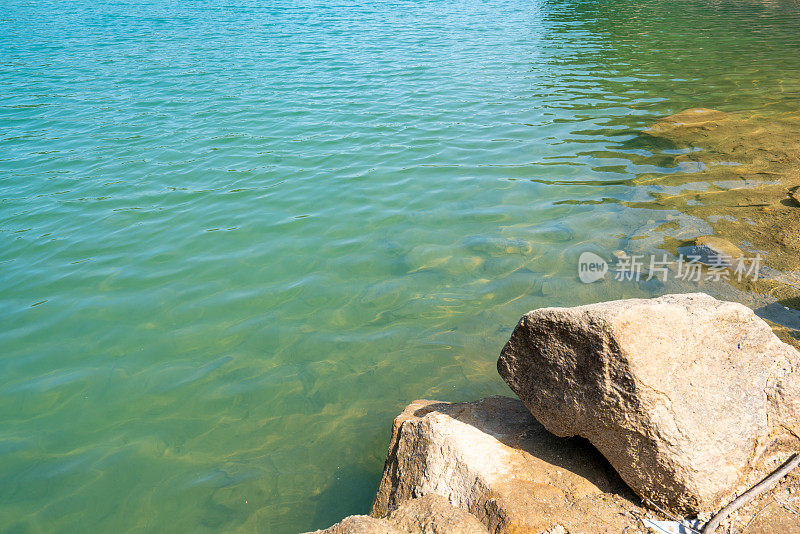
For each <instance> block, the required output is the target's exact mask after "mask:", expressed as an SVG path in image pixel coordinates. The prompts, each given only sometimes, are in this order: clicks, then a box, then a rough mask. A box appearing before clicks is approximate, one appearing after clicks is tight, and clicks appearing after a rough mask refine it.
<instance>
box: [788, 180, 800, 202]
mask: <svg viewBox="0 0 800 534" xmlns="http://www.w3.org/2000/svg"><path fill="white" fill-rule="evenodd" d="M789 197H790V198H791V199H792V200H794V201H795V203H796V204H797V205H798V206H800V185H798V186H797V187H792V188H791V189H790V190H789Z"/></svg>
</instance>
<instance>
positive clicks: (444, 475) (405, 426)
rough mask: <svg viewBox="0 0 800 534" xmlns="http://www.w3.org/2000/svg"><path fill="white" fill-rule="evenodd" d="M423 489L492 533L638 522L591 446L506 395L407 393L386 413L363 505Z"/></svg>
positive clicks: (599, 529) (395, 501) (626, 495)
mask: <svg viewBox="0 0 800 534" xmlns="http://www.w3.org/2000/svg"><path fill="white" fill-rule="evenodd" d="M430 494H438V495H442V496H444V497H445V498H446V499H447V500H448V501H449V502H450V503H451V504H452V505H454V506H456V507H458V508H461V509H462V510H465V511H468V512H470V513H471V514H472V515H474V516H475V517H477V518H478V519H479V520H480V521H481V522H482V523H483V525H485V527H487V528H488V530H489V531H490V532H492V533H532V534H539V533H542V532H544V531H547V530H548V529H552V528H560V529H566V531H568V532H570V533H573V534H579V533H585V534H591V533H605V532H608V533H612V532H613V533H619V532H622V531H623V530H624V529H625V528H630V530H629V532H637V529H636V520H635V519H634V518H633V517H632V515H630V512H632V511H635V510H640V509H638V508H637V506H636V505H635V504H634V503H633V502H632V501H631V500H630V499H632V498H634V497H633V495H632V494H631V493H630V491H629V490H628V489H627V487H625V485H624V483H623V482H622V481H621V480H620V479H619V477H618V476H617V474H616V473H615V472H614V471H613V469H611V467H610V466H609V465H608V463H607V462H606V461H605V460H604V459H603V458H602V456H600V455H599V454H598V453H597V451H596V450H595V449H594V448H592V447H591V446H589V445H588V444H587V443H586V442H585V441H584V440H580V439H563V438H558V437H556V436H553V435H552V434H550V433H549V432H547V431H546V430H545V429H544V428H543V427H542V426H541V425H540V424H539V423H537V422H536V420H535V419H533V417H532V416H531V415H530V413H529V412H528V410H527V409H526V408H525V406H524V405H523V404H522V403H521V402H520V401H518V400H516V399H510V398H507V397H488V398H485V399H482V400H479V401H475V402H469V403H457V404H450V403H442V402H435V401H415V402H413V403H412V404H410V405H409V406H408V407H407V408H406V409H405V410H404V411H403V413H402V414H401V415H400V416H398V417H397V418H396V419H395V421H394V426H393V429H392V439H391V444H390V447H389V454H388V457H387V460H386V465H385V468H384V473H383V478H382V480H381V483H380V487H379V489H378V494H377V497H376V499H375V504H374V506H373V509H372V515H373V516H376V517H377V516H383V515H385V514H386V513H387V512H388V511H389V510H390V509H392V508H394V507H396V506H397V505H399V504H400V503H402V502H403V501H405V500H407V499H410V498H413V497H422V496H425V495H430ZM558 531H559V530H557V531H556V532H558Z"/></svg>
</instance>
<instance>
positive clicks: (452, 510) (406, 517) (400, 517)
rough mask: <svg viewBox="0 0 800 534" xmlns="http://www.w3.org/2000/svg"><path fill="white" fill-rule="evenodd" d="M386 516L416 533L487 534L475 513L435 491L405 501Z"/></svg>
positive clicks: (393, 523) (400, 527) (390, 521)
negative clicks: (458, 506) (467, 510)
mask: <svg viewBox="0 0 800 534" xmlns="http://www.w3.org/2000/svg"><path fill="white" fill-rule="evenodd" d="M385 518H386V520H387V521H389V523H391V524H392V525H393V526H396V527H397V528H399V529H401V530H405V531H407V532H413V533H419V534H488V531H487V530H486V527H485V526H483V524H482V523H481V522H480V521H478V520H477V519H476V518H475V516H474V515H472V514H470V513H468V512H465V511H464V510H462V509H460V508H456V507H455V506H453V505H451V504H450V503H449V502H448V500H447V499H445V498H444V497H442V496H441V495H436V494H435V493H429V494H428V495H425V496H424V497H420V498H419V499H411V500H408V501H405V502H403V503H401V504H400V506H398V507H397V508H395V509H394V510H392V511H391V512H389V513H388V514H387V515H386V516H385Z"/></svg>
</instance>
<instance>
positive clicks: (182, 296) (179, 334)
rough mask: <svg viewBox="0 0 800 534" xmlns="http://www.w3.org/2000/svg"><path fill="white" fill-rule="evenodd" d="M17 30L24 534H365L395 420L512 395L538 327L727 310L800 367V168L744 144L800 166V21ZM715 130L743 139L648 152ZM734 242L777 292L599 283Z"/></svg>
mask: <svg viewBox="0 0 800 534" xmlns="http://www.w3.org/2000/svg"><path fill="white" fill-rule="evenodd" d="M0 12H1V13H2V15H1V16H0V50H2V54H0V79H1V80H2V85H1V86H2V91H0V179H2V182H0V184H2V186H1V187H2V188H1V189H0V266H1V267H2V271H1V272H2V275H1V277H0V325H2V328H0V346H2V348H3V351H2V359H0V421H1V422H0V530H2V531H4V532H76V531H80V532H136V531H159V532H160V531H166V532H212V531H213V532H219V531H224V532H270V533H292V532H299V531H304V530H311V529H314V528H321V527H325V526H328V525H330V524H332V523H334V522H336V521H338V520H339V519H340V518H341V517H343V516H346V515H349V514H354V513H364V512H366V511H368V509H369V506H370V504H371V500H372V498H373V496H374V492H375V489H376V487H377V483H378V478H379V476H380V471H381V467H382V464H383V459H384V456H385V453H386V447H387V445H388V438H389V432H390V425H391V420H392V419H393V417H394V416H395V415H397V414H398V413H399V412H400V411H401V409H402V407H403V406H405V405H406V404H407V403H408V402H410V401H411V400H413V399H416V398H433V399H439V400H447V401H462V400H473V399H476V398H479V397H482V396H485V395H490V394H510V392H509V390H508V389H507V388H506V387H505V385H504V384H503V383H502V381H501V380H500V378H499V377H498V376H497V373H496V371H495V360H496V358H497V355H498V353H499V350H500V349H501V347H502V346H503V344H504V343H505V341H506V340H507V339H508V336H509V334H510V332H511V329H512V328H513V326H514V324H515V323H516V321H517V320H518V319H519V317H520V316H521V315H522V314H523V313H525V312H526V311H528V310H530V309H533V308H538V307H542V306H554V305H577V304H583V303H588V302H596V301H599V300H608V299H612V298H622V297H635V296H638V297H649V296H655V295H657V294H662V293H667V292H671V291H686V290H702V291H707V292H709V293H711V294H713V295H715V296H719V297H722V298H728V299H731V300H738V301H740V302H743V303H745V304H748V305H750V306H751V307H753V308H755V309H757V311H758V313H759V314H761V315H762V316H763V317H765V318H767V319H769V320H771V321H773V322H774V323H775V324H776V325H779V327H780V328H783V335H784V337H785V338H787V339H791V338H792V336H796V332H797V328H798V324H800V320H799V319H798V314H797V312H796V309H797V308H798V307H800V305H799V304H798V290H797V286H795V285H793V284H794V282H793V280H794V278H792V276H794V275H793V271H796V270H797V267H796V266H794V264H793V261H795V260H796V257H794V260H793V259H792V258H793V256H792V254H793V252H792V251H793V250H794V249H793V248H792V247H793V246H795V245H794V244H793V243H796V241H792V239H794V238H792V237H791V235H789V237H788V238H787V240H786V241H785V242H782V244H781V243H779V246H777V247H776V246H772V243H776V242H778V241H779V239H778V238H776V237H775V236H776V233H775V232H769V231H767V230H764V229H765V228H775V227H776V226H777V227H781V228H783V227H791V221H793V220H796V218H797V217H800V215H797V212H795V211H792V210H793V209H795V207H794V205H793V204H791V203H790V201H789V199H787V197H786V195H785V193H786V190H787V188H789V187H791V186H792V183H791V181H792V180H793V179H795V178H793V177H796V174H792V173H793V172H794V171H792V170H791V169H794V170H796V168H797V167H796V165H795V164H796V162H795V161H793V160H791V158H788V159H786V158H784V160H780V159H779V161H777V162H776V161H772V160H769V158H767V159H764V158H761V159H759V158H758V157H756V156H754V155H753V154H752V153H750V152H747V153H745V154H742V153H740V152H736V150H735V147H736V146H737V144H736V143H729V142H728V141H726V139H729V137H730V132H734V133H735V132H741V135H742V136H747V135H751V136H753V135H756V134H754V133H753V132H759V131H761V130H760V129H763V128H767V130H766V132H767V136H766V137H765V136H764V135H761V134H759V135H761V136H760V137H755V138H754V137H751V138H750V139H761V140H764V139H772V141H770V143H771V144H768V150H771V151H772V152H771V153H772V154H773V155H774V154H776V153H777V154H779V155H780V153H781V152H780V151H781V150H784V151H785V152H786V153H787V154H791V153H792V151H791V147H793V146H796V145H795V144H794V143H793V142H792V141H782V142H777V141H775V134H774V133H773V132H774V131H775V130H774V129H770V128H773V127H774V124H776V123H780V124H790V125H791V124H792V121H793V120H794V118H795V117H797V115H798V111H799V110H800V107H798V102H799V99H798V97H800V54H799V53H798V51H799V49H800V5H798V3H796V2H791V1H774V2H772V1H769V2H768V1H763V2H755V1H741V2H738V1H737V2H716V1H708V0H705V1H699V2H698V1H693V2H688V1H667V0H644V1H633V0H623V1H615V2H611V1H588V0H554V1H543V0H535V1H527V2H523V1H518V0H507V1H498V0H489V1H485V2H476V1H464V2H452V3H446V2H441V1H436V0H434V1H377V2H369V3H366V2H358V1H342V0H332V1H329V2H314V1H310V0H299V1H292V2H267V3H262V2H253V1H241V2H219V1H214V0H200V1H197V2H192V3H181V2H174V1H167V0H151V1H149V2H145V3H137V2H131V1H129V0H118V1H103V0H101V1H99V2H86V1H83V0H81V1H77V2H70V3H66V2H56V1H52V0H43V1H41V2H35V3H32V2H26V1H22V0H8V1H7V2H4V4H3V7H2V8H0ZM690 108H704V109H709V110H715V111H718V112H720V113H722V114H723V115H721V116H713V117H711V118H710V119H709V120H710V121H711V122H714V121H716V122H714V124H715V125H717V126H719V124H720V121H722V122H721V126H719V128H720V129H717V130H715V131H720V132H727V133H726V134H725V136H722V137H713V136H711V137H709V136H708V135H705V134H703V135H700V136H695V137H693V136H694V135H695V133H696V132H695V131H692V132H689V133H688V134H687V135H681V136H670V135H667V134H666V133H664V132H662V133H664V135H659V136H656V135H652V132H651V133H649V134H648V133H645V130H647V128H648V127H650V126H652V125H653V124H658V123H659V122H658V121H660V120H663V117H667V116H670V115H673V114H676V113H679V112H681V111H683V110H686V109H690ZM753 117H755V118H753ZM753 121H756V122H757V124H755V125H754V123H753ZM737 125H738V126H737ZM769 125H773V126H769ZM717 126H715V128H717ZM702 128H703V127H701V131H705V130H702ZM794 131H795V130H793V127H791V126H786V129H784V130H781V132H783V133H784V134H786V135H794V134H793V133H792V132H794ZM748 132H749V133H748ZM737 135H738V134H737ZM770 136H771V137H770ZM784 139H789V137H785V138H784ZM773 141H775V142H773ZM776 143H777V144H776ZM781 143H784V144H786V143H788V145H787V146H788V147H789V148H781V146H783V145H781ZM739 144H741V143H739ZM779 145H780V146H779ZM769 147H771V148H769ZM748 154H749V155H748ZM735 157H739V158H741V159H740V160H736V159H732V158H735ZM762 167H769V168H768V169H766V170H765V169H764V168H762ZM778 168H779V169H780V170H776V169H778ZM728 173H730V174H728ZM763 173H777V174H778V175H779V176H777V177H776V176H774V175H768V176H764V175H763ZM715 191H733V192H732V193H730V192H729V193H727V196H723V197H722V198H723V201H717V198H719V197H718V196H717V195H714V194H712V193H713V192H715ZM731 195H732V196H731ZM751 197H752V198H754V199H755V200H754V201H753V202H749V204H752V206H749V205H747V204H748V202H744V203H743V202H740V200H741V199H742V198H751ZM732 199H733V200H732ZM765 199H767V200H765ZM740 204H741V205H740ZM734 207H735V208H736V209H734ZM765 207H766V208H767V209H762V208H765ZM739 208H742V210H740V211H737V209H739ZM748 221H750V222H748ZM751 222H753V223H754V224H750V223H751ZM726 225H728V226H726ZM715 232H716V233H721V234H723V235H724V236H726V237H727V238H728V239H731V240H732V241H735V242H736V243H737V245H740V246H742V247H744V249H746V250H748V251H750V252H758V251H760V252H762V253H763V254H764V255H765V261H766V264H767V265H768V266H770V267H771V268H772V269H773V273H774V272H776V271H778V272H779V275H776V276H773V277H772V279H771V280H772V281H771V282H769V283H767V282H765V283H764V284H761V285H759V284H749V285H747V284H745V285H737V284H726V283H720V284H714V283H703V284H701V285H700V287H687V286H685V285H681V284H678V283H676V282H673V281H666V282H663V283H662V282H659V281H658V280H649V281H644V280H642V281H639V282H635V281H616V280H614V279H612V278H611V277H609V278H607V279H605V280H603V281H599V282H597V283H593V284H582V283H580V281H579V280H578V278H577V276H576V275H577V271H576V268H577V258H578V256H579V254H580V253H581V252H583V251H586V250H591V251H594V252H595V253H597V254H599V255H600V256H602V257H606V258H609V257H611V255H612V253H613V252H614V251H617V250H623V251H629V252H636V251H640V252H643V253H650V252H653V251H657V252H659V253H661V252H668V253H674V252H676V251H677V247H678V246H680V245H681V244H683V243H684V242H685V241H686V240H687V239H691V238H692V237H695V236H696V235H703V234H711V233H715ZM778 234H780V232H779V233H778ZM759 236H760V237H759ZM748 247H749V248H748Z"/></svg>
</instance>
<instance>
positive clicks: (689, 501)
mask: <svg viewBox="0 0 800 534" xmlns="http://www.w3.org/2000/svg"><path fill="white" fill-rule="evenodd" d="M497 366H498V370H499V372H500V375H501V376H502V377H503V378H504V379H505V381H506V382H507V383H508V385H509V386H510V387H511V389H512V390H513V391H514V392H515V393H516V394H517V395H518V396H519V397H520V398H521V399H522V401H523V402H524V403H525V405H526V406H527V407H528V408H529V409H530V411H531V413H533V415H534V416H535V417H536V419H538V420H539V421H541V423H542V424H543V425H544V426H545V427H546V428H547V429H548V430H549V431H551V432H553V433H554V434H556V435H558V436H583V437H585V438H588V439H589V440H590V441H591V442H592V443H593V444H594V445H595V446H596V447H597V448H598V449H599V450H600V451H601V452H602V453H603V455H605V457H606V458H607V459H608V460H609V461H610V462H611V464H612V465H613V466H614V467H615V468H616V470H617V472H619V474H620V475H621V476H622V478H623V479H624V480H625V481H626V482H627V483H628V484H629V485H630V486H631V488H633V489H634V490H635V491H636V492H637V493H638V494H639V495H640V496H642V497H644V498H647V499H650V500H652V501H654V502H655V503H657V504H659V505H661V506H663V507H667V508H670V509H672V510H673V511H676V512H679V513H701V512H709V511H715V510H716V509H718V508H719V507H720V505H722V504H723V503H727V501H728V500H729V499H730V498H731V497H732V496H734V495H735V494H736V493H739V492H741V491H742V490H743V489H745V488H746V487H749V486H750V485H751V484H752V483H753V482H755V481H757V480H758V479H760V478H761V477H762V476H763V475H764V474H765V473H766V472H767V471H769V470H771V469H772V468H774V467H775V465H776V464H777V462H779V461H780V460H783V459H786V458H787V457H788V454H789V451H791V450H792V449H794V450H797V449H798V447H800V443H798V439H797V436H798V435H800V353H798V352H797V351H796V350H795V349H793V348H792V347H790V346H788V345H785V344H784V343H782V342H781V341H780V340H778V338H777V337H775V335H774V334H773V333H772V331H771V330H770V327H769V326H768V325H767V324H766V323H765V322H764V321H762V320H761V319H759V318H758V317H757V316H756V315H755V314H754V313H753V312H752V311H751V310H750V309H749V308H746V307H745V306H742V305H740V304H736V303H731V302H721V301H718V300H716V299H714V298H712V297H710V296H708V295H705V294H687V295H667V296H664V297H661V298H657V299H651V300H643V299H632V300H621V301H615V302H605V303H600V304H592V305H588V306H579V307H575V308H545V309H540V310H535V311H532V312H530V313H528V314H527V315H525V316H524V317H523V318H522V319H521V320H520V322H519V324H517V327H516V328H515V330H514V332H513V334H512V336H511V339H510V340H509V342H508V343H507V344H506V346H505V348H504V349H503V351H502V354H501V356H500V359H499V360H498V363H497Z"/></svg>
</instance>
